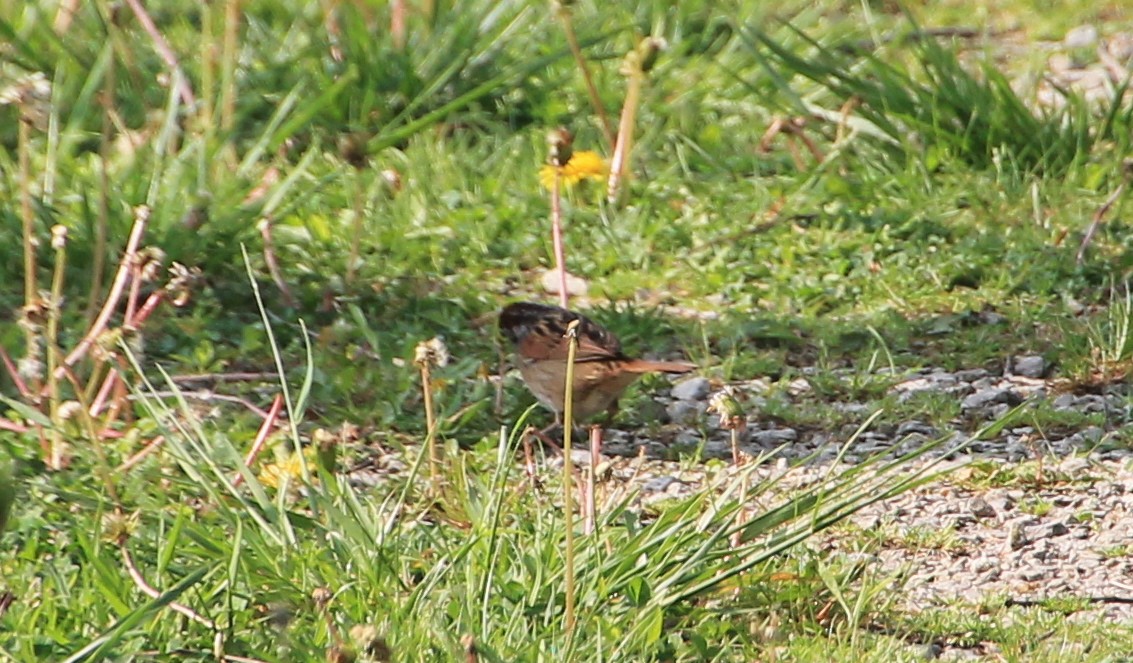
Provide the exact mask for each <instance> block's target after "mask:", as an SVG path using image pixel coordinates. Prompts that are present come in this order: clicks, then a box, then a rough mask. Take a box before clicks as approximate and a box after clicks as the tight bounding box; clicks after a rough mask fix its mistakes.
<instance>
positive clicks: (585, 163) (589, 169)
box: [539, 150, 607, 189]
mask: <svg viewBox="0 0 1133 663" xmlns="http://www.w3.org/2000/svg"><path fill="white" fill-rule="evenodd" d="M555 170H558V171H559V181H560V182H562V183H563V184H565V185H566V186H572V185H575V184H578V183H579V182H581V181H582V180H602V179H604V178H605V177H606V172H607V168H606V160H605V159H603V158H602V157H601V156H600V155H599V154H598V153H597V152H592V151H590V150H583V151H581V152H575V153H574V155H573V156H571V158H570V161H568V162H567V164H566V165H565V166H561V167H556V166H552V165H551V164H547V165H545V166H543V167H542V168H540V169H539V182H541V183H542V184H543V188H545V189H550V188H551V187H553V186H554V185H555Z"/></svg>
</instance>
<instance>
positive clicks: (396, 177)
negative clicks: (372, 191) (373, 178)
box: [381, 168, 401, 193]
mask: <svg viewBox="0 0 1133 663" xmlns="http://www.w3.org/2000/svg"><path fill="white" fill-rule="evenodd" d="M381 175H382V181H383V182H385V184H386V186H387V187H388V188H389V190H390V191H392V192H393V193H397V192H399V191H401V173H399V172H397V170H395V169H393V168H386V169H385V170H383V171H382V173H381Z"/></svg>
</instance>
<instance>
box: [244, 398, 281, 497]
mask: <svg viewBox="0 0 1133 663" xmlns="http://www.w3.org/2000/svg"><path fill="white" fill-rule="evenodd" d="M281 409H283V396H280V395H279V394H276V396H275V400H274V401H272V403H271V408H270V409H269V410H268V412H267V416H265V417H264V421H263V423H262V424H260V429H259V430H258V431H256V439H255V441H254V442H252V448H251V449H249V450H248V455H247V456H245V457H244V467H248V468H250V467H252V463H254V462H256V457H257V456H259V455H260V451H263V448H264V445H265V444H266V443H267V439H268V435H270V434H271V431H272V428H274V427H275V422H276V420H277V419H278V418H279V411H280V410H281ZM242 483H244V475H243V474H237V475H236V478H234V479H233V480H232V485H233V486H239V485H240V484H242Z"/></svg>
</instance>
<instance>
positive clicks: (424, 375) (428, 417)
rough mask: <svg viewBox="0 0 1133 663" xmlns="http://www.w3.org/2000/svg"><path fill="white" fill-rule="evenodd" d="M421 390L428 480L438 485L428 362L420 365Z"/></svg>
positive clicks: (437, 456)
mask: <svg viewBox="0 0 1133 663" xmlns="http://www.w3.org/2000/svg"><path fill="white" fill-rule="evenodd" d="M421 390H422V391H423V394H424V398H425V445H426V446H427V447H428V448H429V481H430V483H431V484H432V490H433V491H436V490H437V488H438V486H440V465H441V453H440V450H439V449H438V448H437V415H436V413H434V412H433V385H432V376H431V374H430V372H429V365H428V363H423V364H422V365H421Z"/></svg>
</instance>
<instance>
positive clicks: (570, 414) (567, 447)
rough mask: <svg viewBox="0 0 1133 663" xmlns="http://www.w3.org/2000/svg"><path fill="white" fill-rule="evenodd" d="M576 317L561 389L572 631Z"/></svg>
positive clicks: (566, 619) (568, 623)
mask: <svg viewBox="0 0 1133 663" xmlns="http://www.w3.org/2000/svg"><path fill="white" fill-rule="evenodd" d="M577 331H578V320H572V321H571V323H570V325H569V326H568V327H567V332H566V336H567V339H568V341H567V342H568V345H567V364H566V388H565V389H564V390H563V517H564V518H565V520H566V542H565V545H566V553H565V569H564V577H563V581H564V584H565V585H566V587H565V590H564V591H565V593H566V609H565V611H564V613H563V631H564V632H565V633H567V634H569V633H571V632H572V631H573V630H574V459H573V456H571V437H572V435H571V427H572V425H573V423H574V422H573V418H574V389H573V386H574V358H575V355H577V354H578V335H577Z"/></svg>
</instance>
